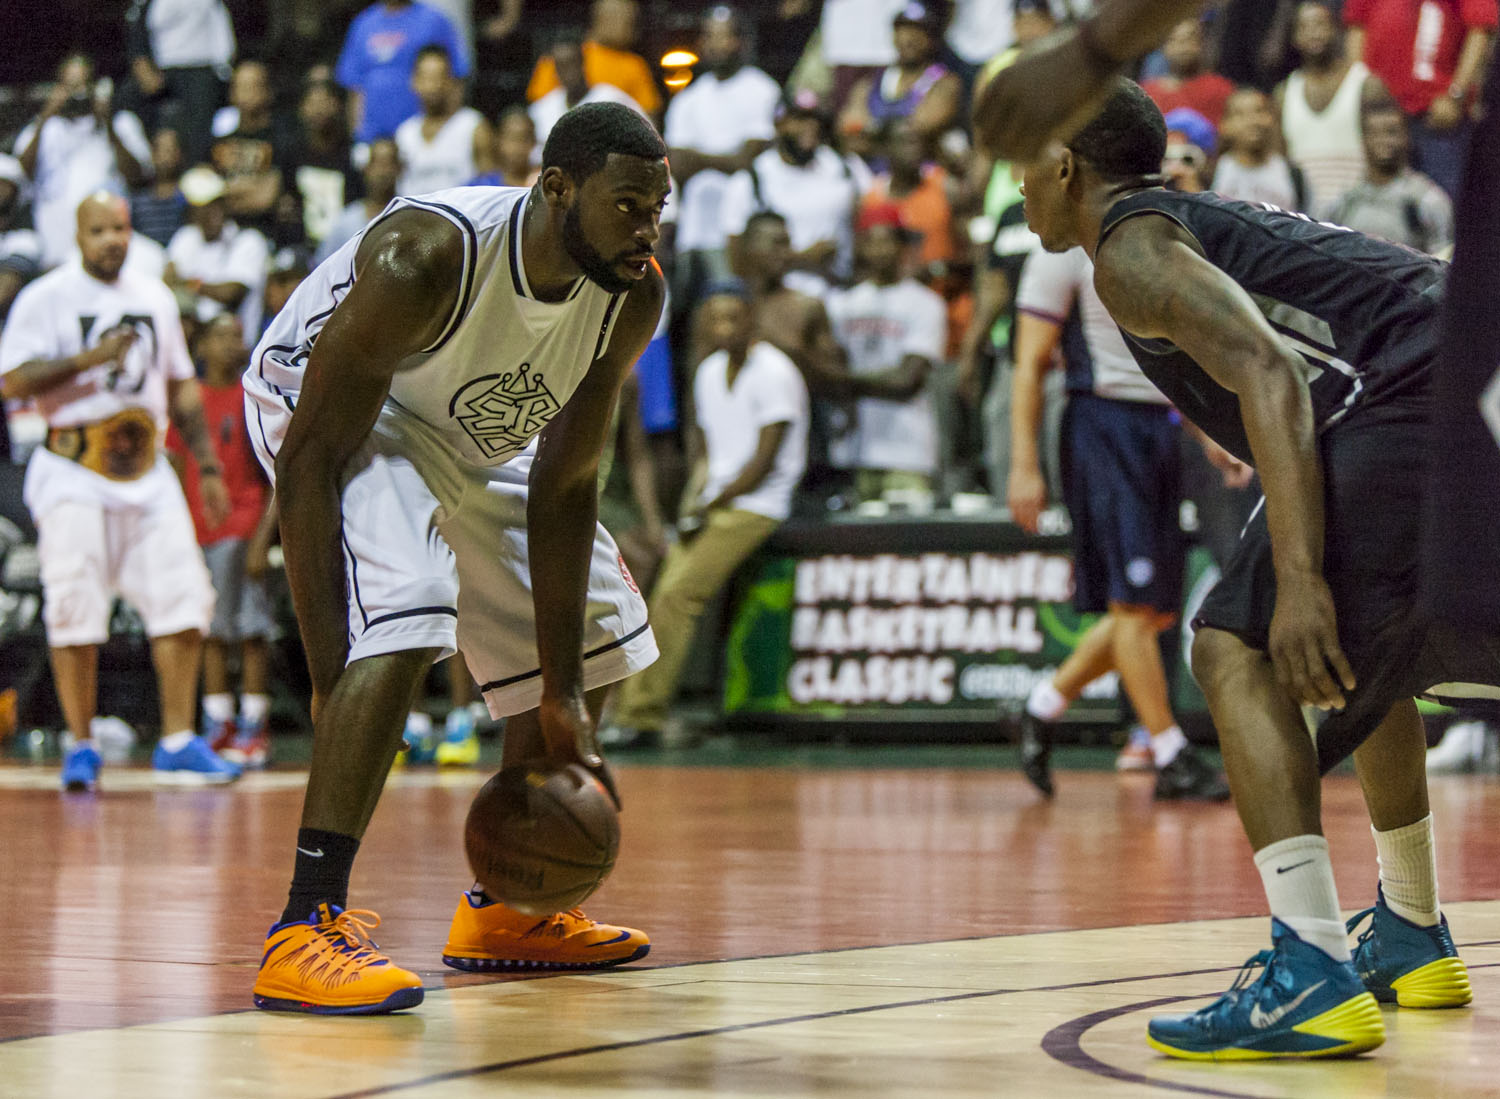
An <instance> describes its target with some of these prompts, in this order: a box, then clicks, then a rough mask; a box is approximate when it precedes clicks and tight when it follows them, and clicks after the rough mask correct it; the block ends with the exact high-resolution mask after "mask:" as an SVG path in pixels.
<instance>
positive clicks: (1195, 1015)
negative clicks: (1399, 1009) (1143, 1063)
mask: <svg viewBox="0 0 1500 1099" xmlns="http://www.w3.org/2000/svg"><path fill="white" fill-rule="evenodd" d="M1257 969H1259V970H1260V976H1259V977H1255V978H1254V979H1252V975H1253V974H1254V972H1255V971H1256V970H1257ZM1146 1041H1147V1042H1148V1043H1149V1044H1150V1046H1151V1047H1152V1048H1153V1049H1156V1050H1160V1051H1161V1052H1162V1053H1165V1054H1166V1055H1167V1056H1169V1057H1180V1058H1182V1059H1184V1060H1188V1061H1255V1060H1262V1059H1266V1058H1271V1057H1349V1056H1352V1055H1353V1054H1356V1053H1363V1052H1365V1050H1369V1049H1374V1048H1375V1047H1376V1046H1378V1045H1380V1044H1381V1043H1382V1042H1384V1041H1385V1022H1384V1021H1383V1020H1382V1019H1381V1017H1380V1007H1379V1005H1377V1004H1376V1003H1375V997H1374V996H1372V995H1370V993H1369V992H1367V991H1366V990H1365V986H1364V984H1363V983H1361V981H1360V979H1359V974H1358V973H1356V972H1355V971H1354V966H1353V965H1351V964H1350V963H1349V962H1336V961H1334V960H1333V959H1332V958H1330V957H1329V956H1328V955H1327V954H1325V953H1323V951H1321V950H1319V949H1318V948H1317V947H1315V946H1312V945H1310V944H1308V943H1305V942H1303V941H1302V940H1301V939H1300V938H1298V936H1297V933H1296V932H1295V931H1293V930H1292V929H1291V928H1290V927H1288V926H1286V924H1284V923H1282V922H1281V921H1280V920H1278V919H1274V918H1273V919H1272V920H1271V949H1270V950H1262V951H1261V952H1260V953H1259V954H1257V955H1255V957H1253V958H1251V959H1250V960H1249V961H1248V962H1246V963H1245V967H1244V968H1243V969H1241V970H1240V975H1239V976H1238V977H1236V978H1235V981H1234V984H1233V985H1231V986H1230V988H1229V991H1228V992H1226V993H1224V995H1222V996H1220V997H1219V998H1218V999H1217V1000H1215V1001H1214V1002H1213V1003H1211V1004H1209V1005H1208V1006H1207V1007H1205V1008H1201V1009H1200V1010H1198V1011H1194V1012H1192V1013H1191V1014H1185V1015H1158V1016H1157V1017H1156V1018H1154V1019H1152V1020H1151V1022H1150V1024H1149V1025H1148V1026H1147V1028H1146Z"/></svg>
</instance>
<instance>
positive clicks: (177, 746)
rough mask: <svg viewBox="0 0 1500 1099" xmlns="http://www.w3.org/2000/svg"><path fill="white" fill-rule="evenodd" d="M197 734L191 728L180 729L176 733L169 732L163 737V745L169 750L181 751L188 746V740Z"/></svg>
mask: <svg viewBox="0 0 1500 1099" xmlns="http://www.w3.org/2000/svg"><path fill="white" fill-rule="evenodd" d="M196 735H197V734H196V733H194V732H193V730H191V729H178V730H177V732H175V733H167V734H166V735H164V736H163V737H162V738H161V746H162V747H163V748H165V749H166V750H167V751H169V752H180V751H182V750H183V749H184V748H186V747H187V746H188V742H189V741H191V740H192V739H193V737H194V736H196Z"/></svg>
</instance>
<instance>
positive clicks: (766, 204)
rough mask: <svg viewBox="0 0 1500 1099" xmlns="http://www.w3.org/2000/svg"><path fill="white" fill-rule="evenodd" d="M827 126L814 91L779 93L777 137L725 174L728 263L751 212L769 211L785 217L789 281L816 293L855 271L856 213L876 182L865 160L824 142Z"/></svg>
mask: <svg viewBox="0 0 1500 1099" xmlns="http://www.w3.org/2000/svg"><path fill="white" fill-rule="evenodd" d="M825 125H826V123H825V119H824V116H823V113H822V109H821V106H820V104H819V102H818V98H817V96H815V95H813V94H812V93H811V92H805V91H804V92H798V93H797V94H796V95H795V96H792V97H788V98H785V99H783V100H782V101H781V102H780V103H779V104H778V105H777V107H776V138H775V143H774V144H773V145H772V147H771V148H769V149H767V150H766V151H765V152H763V153H761V154H760V155H759V156H757V157H756V158H755V159H754V160H753V161H751V162H750V167H749V168H747V169H745V170H744V171H743V172H736V173H735V174H734V175H733V176H731V177H730V179H729V183H728V184H727V185H726V186H725V188H724V198H723V203H722V205H721V207H720V217H721V218H722V219H723V226H724V232H725V234H726V235H727V237H728V248H729V257H730V264H731V266H735V264H736V248H737V246H738V238H739V237H740V235H741V234H742V233H744V231H745V225H746V224H747V223H748V222H749V220H750V215H751V214H753V213H755V212H756V211H757V210H774V211H775V212H776V213H778V214H780V215H781V216H782V217H783V218H785V219H786V227H787V232H788V233H790V234H791V238H792V270H791V272H790V273H789V274H788V275H787V285H788V286H790V287H792V288H793V289H794V290H801V291H802V292H803V293H806V294H813V295H821V294H822V293H823V291H824V290H826V289H827V283H826V282H825V279H826V278H827V277H829V276H844V277H847V276H848V275H849V273H850V272H851V271H852V269H853V258H854V213H855V210H856V209H858V207H859V200H860V199H861V198H862V197H863V196H864V194H865V192H866V191H868V190H869V189H870V187H871V186H872V185H873V183H874V178H873V177H872V176H871V174H870V169H869V168H867V167H866V166H865V163H864V161H862V160H860V159H859V158H858V157H846V156H842V155H840V154H839V153H838V152H836V151H835V150H834V149H833V148H831V147H830V146H829V145H828V144H827V142H826V141H825V140H824V137H825Z"/></svg>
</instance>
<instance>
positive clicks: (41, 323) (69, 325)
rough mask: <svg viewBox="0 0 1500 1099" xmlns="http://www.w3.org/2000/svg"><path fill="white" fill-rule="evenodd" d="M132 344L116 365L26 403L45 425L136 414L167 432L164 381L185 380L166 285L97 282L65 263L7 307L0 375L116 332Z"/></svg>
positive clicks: (186, 361) (135, 280) (128, 276)
mask: <svg viewBox="0 0 1500 1099" xmlns="http://www.w3.org/2000/svg"><path fill="white" fill-rule="evenodd" d="M122 325H123V326H128V327H130V328H133V329H134V330H135V334H136V340H135V343H134V344H132V345H131V347H130V350H129V351H127V352H126V353H125V355H124V357H123V360H122V361H120V362H118V363H105V364H103V365H101V366H94V367H90V368H89V369H88V370H84V371H81V372H79V373H78V374H75V375H74V376H73V377H72V378H71V379H70V380H69V381H67V382H65V383H64V384H62V385H59V386H55V387H54V388H52V389H50V390H48V391H47V392H45V393H41V394H39V395H37V396H36V397H34V398H33V399H32V400H33V403H34V404H35V405H36V408H37V411H38V412H40V413H41V414H42V415H43V416H45V417H46V418H47V423H48V425H49V426H51V427H74V426H77V425H79V424H87V423H93V422H94V421H96V420H102V419H105V418H106V417H109V416H113V415H115V414H116V413H117V412H123V411H125V410H126V409H127V408H143V409H145V410H146V411H147V412H149V413H151V417H152V419H154V420H155V421H156V426H157V428H158V429H159V430H162V431H165V430H166V427H167V381H168V380H169V379H172V380H181V379H185V378H191V377H192V376H193V360H192V358H191V357H190V356H189V355H188V350H187V342H186V341H185V340H184V339H183V335H182V322H181V321H180V320H179V319H178V315H177V300H176V299H175V298H174V297H173V296H172V291H170V290H168V289H167V285H166V283H164V282H162V281H161V280H160V279H146V278H141V277H138V276H136V275H134V274H132V273H131V272H130V271H128V270H126V271H122V272H121V273H120V277H119V278H117V279H116V280H115V281H114V282H100V281H99V280H98V279H96V278H94V277H93V276H92V275H90V274H89V273H88V272H86V271H85V270H84V269H83V266H82V264H81V263H77V262H72V263H65V264H63V265H62V266H61V267H58V268H56V269H55V270H53V271H51V272H49V273H48V274H45V275H43V276H42V277H41V278H39V279H37V280H36V281H35V282H33V283H31V284H30V285H28V286H27V287H25V288H24V289H23V290H22V291H21V292H20V294H18V295H17V296H16V300H15V304H13V305H12V306H11V310H10V318H9V321H8V322H7V323H6V325H5V331H4V333H3V335H0V374H4V373H7V372H9V371H11V370H14V369H16V368H17V367H18V366H20V365H21V364H23V363H27V362H31V361H32V360H35V359H61V358H66V357H68V356H70V355H77V354H79V353H80V352H82V351H85V350H87V349H88V348H90V347H97V346H98V345H99V341H100V340H101V339H102V338H103V337H104V336H105V335H106V334H107V333H109V332H110V331H112V330H113V329H115V328H119V327H121V326H122Z"/></svg>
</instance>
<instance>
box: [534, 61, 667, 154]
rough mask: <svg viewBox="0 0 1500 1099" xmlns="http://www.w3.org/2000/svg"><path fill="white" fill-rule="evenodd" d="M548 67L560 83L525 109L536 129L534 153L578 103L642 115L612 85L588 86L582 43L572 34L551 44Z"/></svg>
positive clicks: (621, 92)
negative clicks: (610, 105)
mask: <svg viewBox="0 0 1500 1099" xmlns="http://www.w3.org/2000/svg"><path fill="white" fill-rule="evenodd" d="M552 64H553V65H554V66H555V67H556V69H557V79H558V80H559V81H560V83H559V84H558V86H557V87H555V88H553V89H552V90H551V91H550V92H548V93H547V94H546V95H544V96H542V97H541V98H540V99H538V100H537V101H536V102H535V103H533V104H532V105H531V106H530V107H528V108H527V112H528V113H529V114H530V115H531V121H532V124H533V125H534V126H535V127H536V147H537V149H538V150H541V148H542V147H543V146H544V145H546V144H547V135H548V134H550V133H551V132H552V127H553V126H556V125H557V120H558V119H559V118H561V117H562V116H563V115H565V114H567V113H568V111H570V110H572V109H573V108H574V107H576V106H578V105H579V104H580V103H620V104H623V105H624V106H626V107H630V108H632V109H633V110H636V111H640V112H641V114H645V113H646V112H645V111H644V110H643V109H642V108H641V105H640V104H639V103H637V102H636V101H635V100H634V99H632V98H631V97H630V95H629V93H627V92H624V91H621V90H620V89H619V88H617V87H615V86H614V85H613V84H590V83H589V82H588V77H587V76H585V75H584V71H583V39H582V38H580V37H579V36H578V35H577V34H576V33H574V32H569V33H566V34H564V35H563V36H562V37H560V38H558V39H557V41H555V42H553V43H552Z"/></svg>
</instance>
